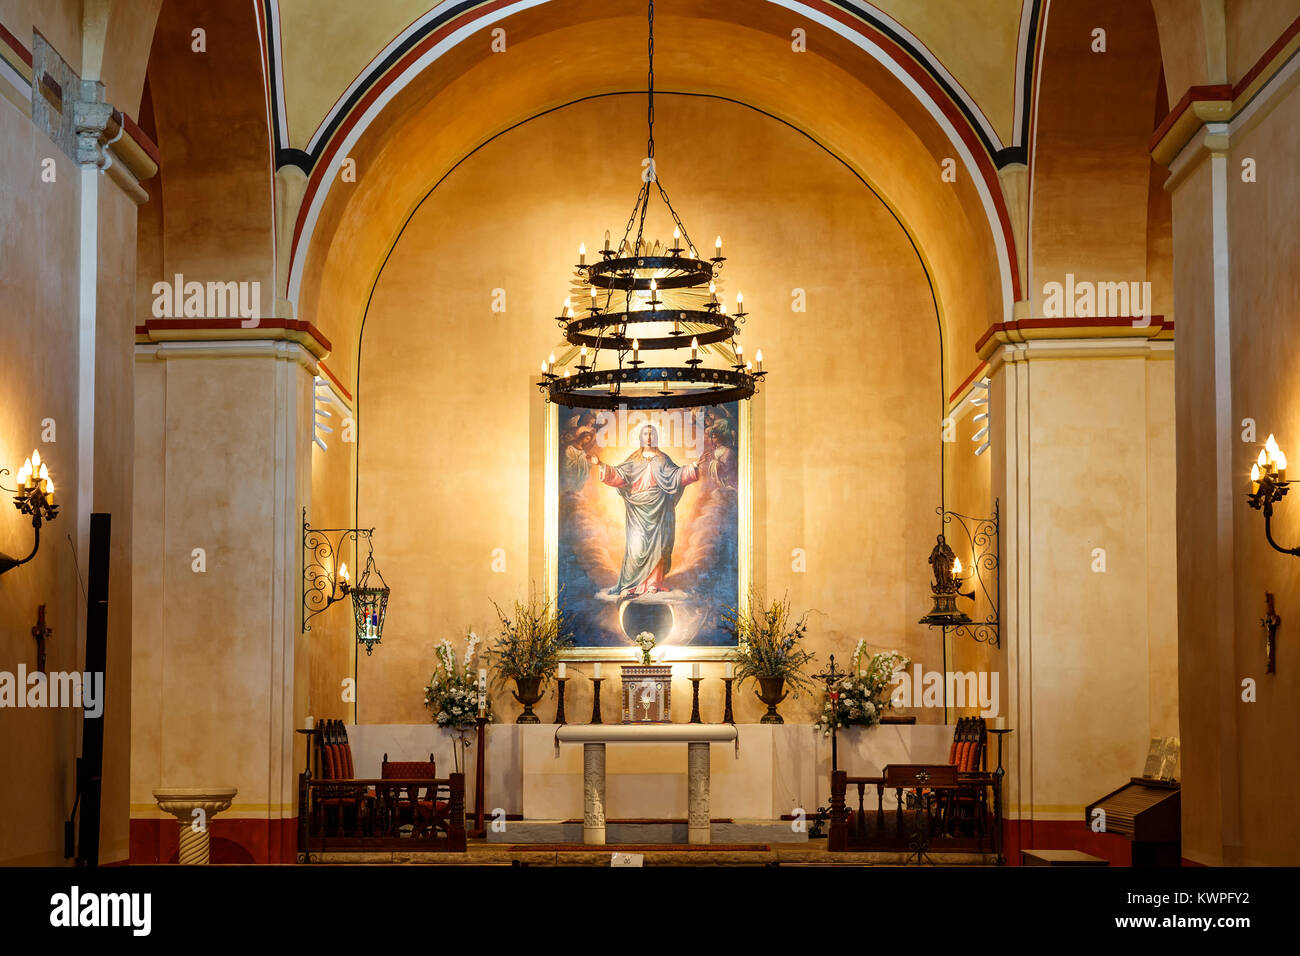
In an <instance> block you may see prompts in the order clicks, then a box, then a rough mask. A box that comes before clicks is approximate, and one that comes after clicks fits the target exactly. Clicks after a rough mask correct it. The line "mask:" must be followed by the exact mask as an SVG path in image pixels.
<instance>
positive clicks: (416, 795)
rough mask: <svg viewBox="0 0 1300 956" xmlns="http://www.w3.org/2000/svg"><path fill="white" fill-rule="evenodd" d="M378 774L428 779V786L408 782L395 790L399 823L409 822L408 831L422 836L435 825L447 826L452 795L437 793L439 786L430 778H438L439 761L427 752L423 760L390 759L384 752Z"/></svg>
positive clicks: (402, 778)
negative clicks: (397, 790)
mask: <svg viewBox="0 0 1300 956" xmlns="http://www.w3.org/2000/svg"><path fill="white" fill-rule="evenodd" d="M379 776H380V778H382V779H384V780H428V781H430V783H429V785H428V786H425V787H420V786H418V785H414V784H413V785H411V786H408V787H402V788H401V789H400V790H399V792H398V798H397V800H398V803H397V812H398V821H399V824H400V825H401V826H405V825H406V824H408V823H409V824H411V835H412V836H421V835H423V834H425V833H427V832H428V831H429V830H430V829H432V828H434V827H439V828H440V829H444V830H445V829H447V819H448V815H449V813H450V810H451V803H450V800H451V795H450V793H448V794H446V797H447V799H446V800H442V799H439V797H441V796H443V794H440V793H438V787H437V785H436V784H435V783H433V781H436V780H437V779H438V765H437V763H436V762H435V761H434V759H433V754H429V759H428V760H427V761H424V760H389V759H388V754H384V759H383V762H382V763H381V764H380V767H379Z"/></svg>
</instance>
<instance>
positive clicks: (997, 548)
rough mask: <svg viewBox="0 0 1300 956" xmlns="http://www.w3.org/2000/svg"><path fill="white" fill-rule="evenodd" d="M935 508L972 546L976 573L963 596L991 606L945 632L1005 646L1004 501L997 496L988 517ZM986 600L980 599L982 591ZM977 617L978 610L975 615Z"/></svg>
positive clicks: (946, 528)
mask: <svg viewBox="0 0 1300 956" xmlns="http://www.w3.org/2000/svg"><path fill="white" fill-rule="evenodd" d="M935 512H936V513H937V514H938V515H939V516H940V517H941V518H942V519H943V525H944V531H945V533H946V532H947V531H948V529H949V527H950V526H951V525H952V524H954V523H955V524H956V525H957V526H958V527H959V528H961V530H962V532H963V533H964V534H965V536H966V540H967V542H969V544H970V548H971V559H972V560H971V565H972V575H971V578H970V581H969V583H970V585H971V588H970V590H969V591H963V592H959V593H961V595H962V596H963V597H966V598H970V599H971V600H972V601H974V602H975V608H976V609H978V608H979V607H980V605H981V604H983V605H984V606H985V607H986V608H987V610H986V611H985V613H984V616H983V617H982V618H976V620H974V621H972V622H971V623H969V624H957V625H952V626H949V627H945V628H944V632H945V633H947V632H948V631H952V632H953V633H954V634H965V635H966V636H967V637H969V638H970V639H971V640H973V641H975V642H976V643H977V644H991V645H992V646H993V647H1001V646H1002V637H1001V624H1002V622H1001V617H1000V611H999V607H998V571H999V567H1000V565H1001V562H1002V539H1001V536H1000V534H999V530H1000V521H1001V512H1000V502H999V501H998V500H996V499H995V500H994V502H993V514H992V515H991V516H989V517H987V518H976V517H972V516H971V515H964V514H959V513H958V512H956V511H946V510H944V509H943V508H942V507H940V508H936V509H935ZM981 594H982V595H983V600H982V601H981V600H980V595H981ZM971 616H972V617H975V615H974V614H972V615H971Z"/></svg>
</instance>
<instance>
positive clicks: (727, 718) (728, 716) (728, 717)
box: [722, 677, 736, 724]
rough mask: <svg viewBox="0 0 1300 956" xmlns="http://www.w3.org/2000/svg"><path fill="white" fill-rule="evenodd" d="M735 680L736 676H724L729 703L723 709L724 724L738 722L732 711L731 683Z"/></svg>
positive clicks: (723, 680)
mask: <svg viewBox="0 0 1300 956" xmlns="http://www.w3.org/2000/svg"><path fill="white" fill-rule="evenodd" d="M734 680H735V678H734V677H724V678H722V682H723V683H724V684H726V685H727V703H726V706H725V707H724V708H723V710H722V722H723V723H724V724H734V723H735V722H736V717H735V715H734V714H733V713H732V712H731V683H732V681H734Z"/></svg>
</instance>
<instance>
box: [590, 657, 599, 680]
mask: <svg viewBox="0 0 1300 956" xmlns="http://www.w3.org/2000/svg"><path fill="white" fill-rule="evenodd" d="M591 676H592V677H594V678H596V679H597V680H599V679H600V661H596V663H595V666H593V667H592V669H591Z"/></svg>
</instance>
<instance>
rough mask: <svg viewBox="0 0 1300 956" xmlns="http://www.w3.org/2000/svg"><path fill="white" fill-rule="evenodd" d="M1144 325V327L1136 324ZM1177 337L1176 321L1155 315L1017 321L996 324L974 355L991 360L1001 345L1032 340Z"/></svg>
mask: <svg viewBox="0 0 1300 956" xmlns="http://www.w3.org/2000/svg"><path fill="white" fill-rule="evenodd" d="M1137 323H1143V324H1137ZM1173 337H1174V322H1173V319H1166V318H1165V317H1164V316H1163V315H1153V316H1151V317H1150V318H1149V319H1148V318H1144V317H1141V316H1138V317H1133V316H1116V317H1109V316H1108V317H1103V318H1095V319H1094V318H1087V319H1081V318H1060V319H1056V318H1053V319H1017V320H1015V321H1013V322H995V323H993V324H992V325H990V326H989V327H988V330H987V331H986V332H985V333H984V334H983V335H981V336H980V337H979V341H977V342H976V343H975V352H976V354H978V355H979V357H980V358H981V359H982V360H984V361H986V362H987V361H988V360H989V356H991V355H992V354H993V353H994V351H996V350H997V348H998V346H1000V345H1010V344H1012V343H1017V342H1029V341H1031V340H1033V339H1125V338H1133V339H1148V340H1151V339H1165V340H1171V339H1173Z"/></svg>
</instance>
